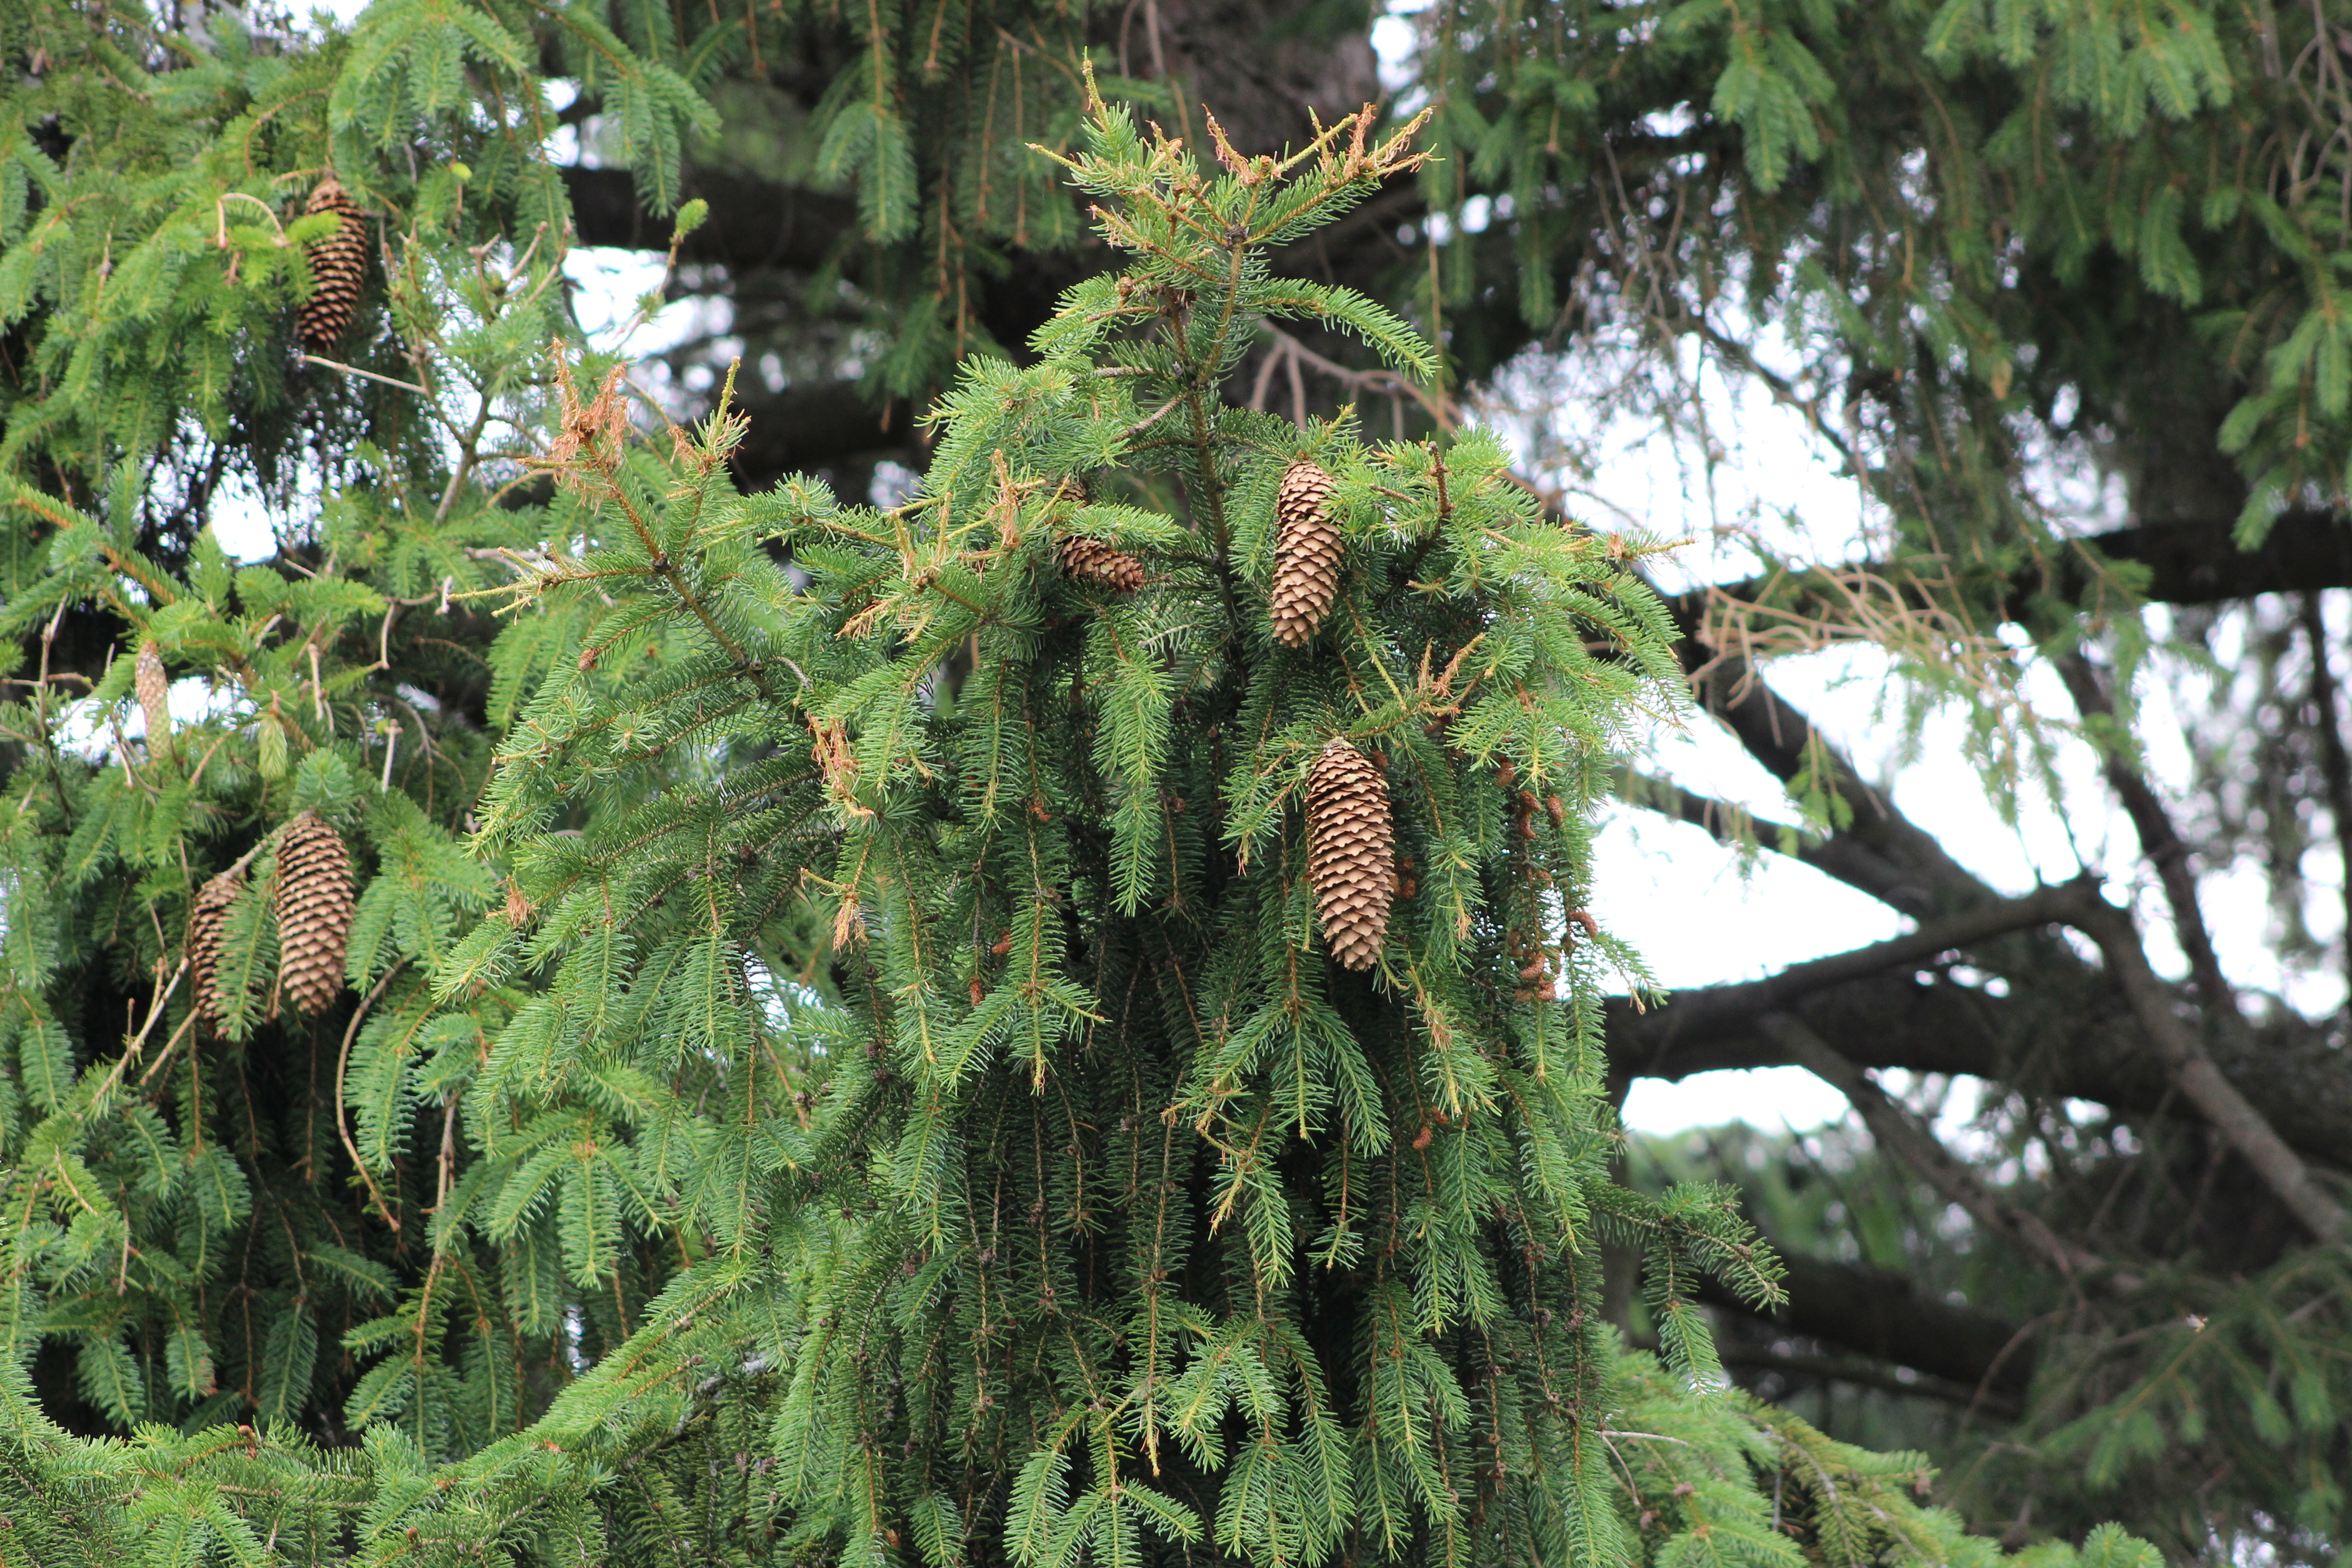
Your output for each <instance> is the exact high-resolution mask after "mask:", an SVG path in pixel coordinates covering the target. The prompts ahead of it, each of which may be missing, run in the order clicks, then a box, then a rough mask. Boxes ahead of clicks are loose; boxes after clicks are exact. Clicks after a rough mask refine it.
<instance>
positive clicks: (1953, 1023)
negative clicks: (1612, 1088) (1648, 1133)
mask: <svg viewBox="0 0 2352 1568" xmlns="http://www.w3.org/2000/svg"><path fill="white" fill-rule="evenodd" d="M1738 989H1739V988H1738V987H1728V986H1725V987H1706V988H1703V989H1700V990H1696V991H1686V992H1683V993H1680V994H1677V995H1676V996H1675V998H1674V999H1673V1000H1672V1001H1671V1002H1669V1003H1668V1005H1665V1006H1664V1007H1660V1008H1654V1009H1653V1010H1651V1011H1650V1012H1648V1013H1637V1012H1635V1011H1634V1009H1633V1006H1632V1005H1631V1004H1630V1003H1625V1002H1618V1003H1613V1004H1612V1006H1611V1009H1610V1013H1609V1058H1610V1070H1611V1072H1612V1075H1616V1076H1620V1077H1622V1078H1627V1079H1631V1078H1654V1079H1666V1080H1668V1081H1670V1082H1671V1081H1674V1080H1677V1079H1685V1078H1688V1077H1689V1076H1691V1075H1692V1074H1693V1073H1702V1072H1717V1071H1721V1070H1723V1069H1725V1068H1763V1067H1795V1066H1801V1063H1799V1062H1798V1061H1797V1059H1796V1058H1795V1056H1794V1054H1793V1053H1792V1052H1790V1050H1789V1049H1788V1048H1787V1047H1784V1046H1783V1045H1781V1044H1780V1042H1778V1041H1776V1040H1774V1039H1773V1038H1772V1037H1770V1036H1769V1034H1767V1033H1766V1032H1765V1031H1764V1030H1763V1029H1762V1028H1761V1027H1760V1026H1759V1018H1758V1016H1757V1013H1756V1010H1755V1009H1754V1008H1753V1007H1746V1008H1744V1010H1743V1007H1742V1006H1741V1005H1731V1004H1734V1003H1735V1002H1737V1001H1738V1000H1741V999H1739V998H1738V997H1737V993H1738ZM1780 1005H1784V1006H1786V1007H1787V1008H1788V1010H1789V1011H1790V1012H1792V1013H1794V1014H1796V1015H1797V1016H1799V1017H1801V1018H1802V1019H1803V1020H1804V1021H1805V1023H1806V1024H1808V1025H1809V1026H1811V1028H1812V1029H1813V1031H1814V1032H1815V1033H1816V1034H1818V1035H1820V1036H1821V1037H1822V1038H1823V1039H1824V1040H1827V1041H1828V1042H1829V1043H1830V1044H1831V1045H1832V1047H1835V1048H1836V1050H1837V1051H1838V1052H1839V1053H1840V1054H1841V1055H1843V1056H1845V1057H1848V1058H1851V1059H1853V1061H1855V1062H1857V1063H1859V1064H1861V1065H1862V1066H1864V1067H1869V1068H1905V1069H1906V1070H1908V1071H1912V1072H1926V1073H1967V1074H1969V1075H1970V1076H1973V1077H1977V1078H1982V1079H1991V1080H1993V1081H1996V1082H2000V1083H2004V1084H2009V1085H2011V1086H2013V1087H2015V1088H2017V1089H2021V1090H2023V1091H2025V1092H2027V1093H2032V1094H2036V1095H2040V1096H2043V1097H2045V1098H2050V1099H2070V1100H2091V1101H2095V1103H2097V1104H2100V1105H2104V1106H2106V1107H2108V1108H2109V1109H2111V1110H2114V1111H2115V1112H2116V1114H2117V1115H2118V1116H2119V1117H2120V1118H2122V1119H2124V1120H2126V1121H2129V1120H2131V1119H2133V1118H2135V1117H2149V1116H2155V1115H2158V1114H2166V1115H2177V1114H2185V1113H2186V1111H2187V1110H2188V1108H2187V1107H2186V1106H2185V1105H2184V1104H2183V1103H2182V1102H2181V1101H2180V1100H2179V1097H2178V1096H2176V1095H2175V1094H2173V1092H2172V1079H2171V1076H2170V1074H2169V1073H2168V1071H2167V1069H2166V1068H2165V1064H2164V1062H2163V1060H2162V1058H2159V1057H2158V1054H2157V1052H2156V1050H2155V1049H2154V1047H2152V1046H2151V1045H2150V1044H2149V1042H2148V1041H2147V1037H2146V1036H2145V1035H2144V1033H2143V1032H2142V1031H2141V1029H2140V1027H2139V1026H2138V1025H2137V1023H2136V1022H2135V1021H2134V1020H2133V1019H2132V1017H2131V1016H2130V1014H2129V1013H2128V1011H2127V1010H2126V1008H2125V1006H2124V1005H2123V1003H2122V1000H2121V999H2120V998H2119V997H2117V996H2116V994H2114V992H2113V991H2112V990H2110V989H2109V988H2108V987H2107V986H2106V985H2105V984H2104V983H2103V982H2102V980H2101V978H2100V977H2099V976H2098V975H2097V974H2096V973H2090V972H2086V973H2084V975H2083V976H2082V978H2081V982H2080V984H2078V985H2076V986H2070V987H2068V988H2066V989H2064V990H2060V989H2058V988H2057V987H2056V986H2055V985H2054V984H2041V985H2037V986H2036V987H2035V988H2034V989H2033V990H2032V992H2031V994H2015V993H2012V994H2010V995H2007V996H1997V995H1994V994H1991V993H1990V992H1988V991H1985V990H1983V989H1980V988H1979V987H1976V986H1972V985H1964V984H1960V983H1959V982H1958V981H1955V980H1953V979H1951V978H1949V977H1948V974H1944V973H1935V972H1934V966H1931V965H1927V964H1917V965H1911V966H1906V967H1905V968H1903V969H1901V970H1895V971H1889V972H1888V973H1881V974H1875V975H1870V976H1867V977H1864V978H1859V979H1849V980H1843V981H1841V982H1839V983H1837V984H1832V985H1829V986H1826V987H1823V988H1822V989H1820V990H1817V991H1814V992H1812V993H1811V994H1809V995H1806V996H1804V997H1802V998H1801V999H1799V1000H1795V1001H1790V1002H1785V1003H1782V1004H1780ZM2207 1048H2208V1050H2209V1051H2210V1054H2211V1055H2212V1057H2213V1059H2214V1061H2215V1063H2216V1065H2217V1066H2218V1067H2220V1068H2221V1071H2222V1073H2223V1074H2224V1076H2226V1077H2227V1078H2228V1079H2230V1081H2231V1083H2233V1084H2235V1085H2236V1086H2237V1087H2238V1089H2239V1090H2240V1091H2241V1092H2242V1094H2244V1096H2245V1097H2246V1099H2247V1100H2249V1101H2251V1102H2252V1104H2253V1106H2254V1108H2255V1109H2256V1110H2259V1111H2261V1112H2262V1114H2263V1118H2264V1119H2265V1120H2266V1121H2269V1123H2270V1124H2271V1126H2272V1127H2273V1128H2275V1129H2276V1130H2277V1131H2278V1134H2279V1136H2280V1137H2282V1138H2284V1140H2285V1141H2286V1142H2287V1143H2288V1145H2289V1146H2290V1147H2292V1148H2294V1149H2295V1150H2297V1151H2298V1152H2301V1153H2303V1154H2305V1156H2307V1157H2309V1158H2311V1159H2314V1160H2317V1161H2322V1162H2326V1163H2330V1164H2340V1163H2342V1161H2343V1158H2344V1151H2345V1150H2346V1149H2348V1148H2352V1072H2347V1071H2346V1068H2345V1061H2344V1053H2343V1051H2342V1049H2341V1048H2339V1047H2337V1046H2336V1044H2335V1043H2334V1042H2333V1041H2331V1040H2330V1039H2329V1038H2328V1037H2327V1034H2326V1031H2325V1030H2324V1029H2322V1028H2321V1027H2319V1026H2315V1025H2313V1024H2311V1023H2308V1022H2307V1021H2305V1020H2303V1019H2300V1018H2294V1017H2285V1018H2273V1019H2272V1020H2271V1021H2269V1022H2266V1023H2264V1024H2262V1025H2259V1026H2249V1027H2248V1028H2247V1029H2245V1030H2242V1031H2230V1032H2229V1033H2228V1035H2227V1036H2226V1037H2215V1038H2212V1039H2210V1040H2209V1041H2208V1042H2207Z"/></svg>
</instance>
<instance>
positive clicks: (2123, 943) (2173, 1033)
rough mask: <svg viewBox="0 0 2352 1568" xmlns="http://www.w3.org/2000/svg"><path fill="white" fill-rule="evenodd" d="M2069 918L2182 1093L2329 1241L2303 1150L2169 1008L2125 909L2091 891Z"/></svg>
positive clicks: (2335, 1224)
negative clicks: (2094, 949)
mask: <svg viewBox="0 0 2352 1568" xmlns="http://www.w3.org/2000/svg"><path fill="white" fill-rule="evenodd" d="M2073 923H2074V925H2075V926H2076V927H2077V928H2078V929H2079V930H2081V931H2082V932H2083V934H2084V935H2085V936H2087V937H2089V938H2090V939H2091V940H2092V941H2094V942H2097V943H2098V944H2099V951H2100V952H2101V953H2102V954H2104V955H2105V958H2106V961H2107V969H2108V972H2109V973H2111V974H2112V975H2114V977H2115V981H2116V986H2117V988H2118V989H2120V990H2121V991H2122V992H2123V994H2124V1000H2125V1001H2126V1002H2127V1003H2129V1004H2130V1005H2131V1010H2132V1013H2133V1016H2136V1017H2137V1018H2138V1020H2139V1023H2140V1026H2141V1027H2142V1028H2143V1029H2145V1030H2146V1031H2147V1037H2148V1039H2149V1041H2150V1042H2151V1043H2152V1044H2154V1046H2155V1047H2156V1048H2157V1052H2158V1055H2159V1056H2161V1057H2162V1058H2163V1059H2164V1062H2165V1065H2166V1066H2168V1068H2171V1069H2172V1074H2173V1077H2174V1079H2175V1080H2176V1081H2178V1082H2179V1085H2180V1092H2181V1093H2182V1095H2183V1096H2185V1097H2186V1098H2187V1099H2188V1100H2189V1103H2190V1104H2192V1105H2194V1106H2196V1107H2197V1109H2198V1110H2200V1112H2202V1113H2203V1115H2204V1117H2205V1119H2206V1120H2207V1121H2210V1122H2211V1123H2212V1124H2213V1126H2214V1128H2215V1129H2216V1130H2217V1131H2220V1133H2221V1136H2222V1138H2223V1139H2224V1140H2225V1141H2226V1142H2228V1143H2229V1145H2230V1147H2231V1148H2232V1149H2234V1150H2236V1151H2237V1152H2238V1155H2239V1157H2240V1158H2241V1159H2242V1160H2244V1161H2245V1162H2246V1163H2247V1164H2248V1165H2250V1166H2252V1169H2253V1172H2254V1174H2255V1175H2257V1176H2259V1177H2260V1178H2262V1181H2263V1184H2264V1185H2266V1186H2268V1187H2269V1188H2270V1189H2271V1191H2272V1192H2273V1194H2276V1195H2277V1197H2278V1199H2279V1201H2280V1202H2281V1203H2283V1204H2284V1205H2286V1207H2287V1210H2288V1212H2289V1213H2291V1214H2293V1215H2294V1217H2295V1218H2296V1219H2297V1220H2299V1221H2300V1222H2302V1224H2303V1226H2304V1228H2305V1229H2306V1230H2308V1231H2310V1232H2311V1234H2312V1235H2313V1236H2315V1237H2318V1238H2319V1239H2320V1240H2322V1241H2332V1240H2334V1239H2336V1237H2339V1236H2340V1235H2342V1234H2343V1228H2344V1211H2343V1209H2342V1208H2341V1207H2340V1206H2338V1205H2337V1204H2336V1200H2335V1199H2334V1198H2332V1197H2330V1196H2328V1195H2327V1193H2326V1190H2325V1189H2323V1188H2322V1187H2321V1186H2320V1184H2319V1183H2318V1181H2317V1179H2316V1178H2315V1177H2314V1176H2313V1175H2312V1173H2311V1167H2310V1166H2309V1165H2306V1164H2305V1163H2304V1161H2303V1157H2302V1156H2301V1155H2299V1154H2297V1153H2296V1152H2294V1150H2293V1149H2291V1148H2289V1147H2288V1146H2287V1143H2286V1141H2285V1140H2284V1139H2283V1138H2281V1137H2280V1136H2279V1135H2278V1131H2277V1130H2276V1129H2274V1128H2273V1127H2272V1126H2271V1124H2270V1121H2268V1120H2267V1119H2266V1118H2265V1117H2264V1116H2263V1113H2262V1112H2261V1111H2259V1110H2255V1109H2254V1108H2253V1106H2252V1104H2251V1103H2250V1102H2249V1101H2248V1100H2247V1099H2246V1097H2245V1096H2244V1095H2242V1094H2241V1093H2240V1092H2239V1091H2238V1088H2237V1086H2236V1085H2235V1084H2233V1083H2231V1081H2230V1080H2229V1079H2228V1078H2226V1077H2224V1076H2223V1074H2222V1072H2221V1068H2220V1067H2219V1066H2217V1065H2216V1064H2215V1063H2214V1060H2213V1058H2212V1057H2211V1056H2210V1055H2209V1054H2207V1052H2206V1049H2205V1047H2204V1045H2203V1043H2202V1042H2201V1041H2200V1040H2199V1039H2198V1037H2196V1035H2195V1034H2193V1033H2191V1032H2190V1030H2189V1026H2188V1025H2187V1024H2186V1023H2184V1022H2182V1021H2181V1018H2180V1016H2179V1014H2178V1013H2176V1012H2174V1011H2173V1007H2172V997H2171V994H2170V993H2169V992H2168V991H2167V990H2166V988H2165V984H2164V982H2162V981H2161V980H2159V979H2158V978H2157V974H2156V971H2155V970H2154V969H2152V968H2150V967H2149V966H2148V962H2147V952H2145V951H2144V950H2143V949H2142V948H2141V946H2140V942H2139V933H2138V932H2137V931H2134V930H2133V929H2132V922H2131V917H2130V916H2129V915H2127V914H2126V913H2125V912H2124V911H2123V910H2118V909H2116V908H2114V907H2113V906H2111V905H2109V904H2108V903H2107V902H2106V901H2105V900H2102V899H2098V898H2096V897H2091V898H2086V899H2084V907H2083V909H2082V910H2081V911H2080V912H2079V913H2077V914H2076V915H2074V917H2073Z"/></svg>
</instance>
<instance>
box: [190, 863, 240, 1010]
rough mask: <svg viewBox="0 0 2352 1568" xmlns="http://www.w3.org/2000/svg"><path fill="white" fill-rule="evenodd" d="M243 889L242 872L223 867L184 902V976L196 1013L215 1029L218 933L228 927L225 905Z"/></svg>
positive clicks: (217, 995) (219, 1008)
mask: <svg viewBox="0 0 2352 1568" xmlns="http://www.w3.org/2000/svg"><path fill="white" fill-rule="evenodd" d="M244 889H245V873H244V872H242V871H223V872H222V873H221V874H220V875H219V876H217V877H215V878H214V879H212V880H211V881H209V882H206V883H205V885H204V886H203V887H201V888H199V889H196V896H195V899H194V900H193V901H192V902H191V903H190V904H189V905H188V979H189V982H190V984H192V985H193V986H194V990H193V991H192V992H191V993H190V994H191V995H192V996H193V997H194V1000H195V1005H196V1016H197V1017H199V1018H201V1019H203V1020H204V1021H205V1023H206V1024H208V1025H210V1026H212V1027H214V1028H215V1029H217V1028H219V1027H220V1023H221V1018H222V1016H224V1009H223V1008H222V1006H221V1000H220V992H219V991H218V990H217V989H215V986H214V984H213V974H214V972H215V970H217V969H218V968H219V967H220V949H221V936H222V934H223V933H224V932H225V931H226V929H227V927H228V907H229V905H231V904H233V903H235V902H236V896H237V894H238V893H239V892H241V891H243V890H244Z"/></svg>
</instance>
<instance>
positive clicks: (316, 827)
mask: <svg viewBox="0 0 2352 1568" xmlns="http://www.w3.org/2000/svg"><path fill="white" fill-rule="evenodd" d="M352 902H353V900H352V865H351V857H350V856H349V855H348V854H347V853H345V851H344V849H343V836H342V835H341V834H340V833H337V832H336V831H335V830H334V828H333V826H331V825H330V824H329V823H328V822H327V820H326V819H325V818H324V817H322V816H320V815H319V814H318V813H317V812H315V811H306V812H304V813H303V814H302V815H301V816H298V817H296V818H295V819H294V820H293V821H291V822H289V823H288V824H287V825H286V833H285V836H284V837H281V838H280V839H279V840H278V984H280V985H282V986H284V987H285V989H286V994H287V996H288V997H289V998H290V999H291V1000H292V1002H293V1004H294V1005H295V1006H297V1007H299V1008H300V1009H301V1010H302V1011H303V1012H305V1013H308V1014H310V1015H311V1016H313V1017H315V1016H318V1015H319V1014H320V1013H323V1012H325V1011H326V1010H327V1009H328V1008H329V1007H331V1006H333V1005H334V1003H335V998H336V997H337V996H339V995H341V994H342V990H343V950H344V947H345V946H346V944H348V943H349V942H350V941H351V936H352Z"/></svg>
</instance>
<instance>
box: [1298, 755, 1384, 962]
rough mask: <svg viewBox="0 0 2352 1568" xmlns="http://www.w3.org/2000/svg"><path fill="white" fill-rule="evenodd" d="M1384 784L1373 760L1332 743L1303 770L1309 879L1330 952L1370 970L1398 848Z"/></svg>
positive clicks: (1380, 935) (1380, 937)
mask: <svg viewBox="0 0 2352 1568" xmlns="http://www.w3.org/2000/svg"><path fill="white" fill-rule="evenodd" d="M1393 838H1394V836H1393V834H1392V832H1391V828H1390V826H1389V786H1388V781H1387V780H1386V779H1384V778H1382V777H1381V771H1380V769H1378V768H1376V767H1374V766H1373V765H1372V763H1371V759H1370V758H1369V757H1367V756H1365V755H1364V753H1363V752H1360V751H1358V750H1356V748H1355V747H1353V746H1351V745H1349V744H1348V742H1345V741H1333V742H1331V743H1330V744H1329V745H1328V746H1326V747H1324V748H1323V754H1322V755H1321V756H1319V757H1317V758H1316V759H1315V766H1314V768H1313V769H1312V770H1311V771H1309V772H1308V773H1307V879H1308V880H1310V881H1311V882H1313V883H1314V884H1315V914H1316V918H1317V919H1318V921H1321V922H1322V926H1323V941H1324V943H1325V945H1326V946H1327V947H1328V948H1329V950H1330V952H1331V956H1332V957H1334V958H1336V959H1338V960H1339V963H1340V965H1341V966H1342V967H1343V968H1347V969H1370V967H1371V966H1372V961H1373V960H1374V959H1376V958H1378V957H1379V956H1380V952H1381V942H1383V941H1384V940H1385V939H1386V938H1387V936H1388V930H1389V900H1391V898H1392V897H1394V896H1395V893H1396V852H1395V846H1394V842H1393Z"/></svg>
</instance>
